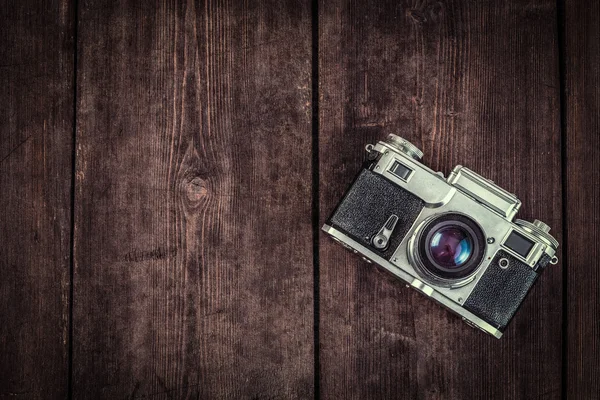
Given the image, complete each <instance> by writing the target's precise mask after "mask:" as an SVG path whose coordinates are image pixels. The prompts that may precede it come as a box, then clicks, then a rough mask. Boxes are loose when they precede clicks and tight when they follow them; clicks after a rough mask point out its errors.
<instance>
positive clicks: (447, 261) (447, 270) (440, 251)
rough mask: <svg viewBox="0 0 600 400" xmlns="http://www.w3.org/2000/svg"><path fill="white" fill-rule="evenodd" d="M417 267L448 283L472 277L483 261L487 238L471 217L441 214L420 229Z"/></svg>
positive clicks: (417, 243) (417, 244)
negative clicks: (448, 281)
mask: <svg viewBox="0 0 600 400" xmlns="http://www.w3.org/2000/svg"><path fill="white" fill-rule="evenodd" d="M415 245H416V246H417V249H416V250H417V253H418V264H419V267H421V268H422V269H423V270H424V271H425V272H426V273H427V274H426V275H428V276H431V275H433V276H434V277H435V278H442V279H445V280H457V279H462V278H465V277H467V276H469V275H470V274H472V273H473V272H474V271H475V270H476V269H477V267H478V266H479V264H480V263H481V260H482V259H483V256H484V252H485V246H486V242H485V236H484V234H483V231H482V230H481V228H480V227H479V225H477V223H475V221H473V220H472V219H470V218H469V217H467V216H465V215H462V214H451V213H448V214H441V215H439V216H436V217H434V218H432V219H431V220H430V221H429V222H428V223H427V224H426V225H425V227H424V228H423V229H422V230H421V233H420V234H419V237H418V239H417V242H416V243H415Z"/></svg>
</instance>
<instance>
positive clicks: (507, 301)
mask: <svg viewBox="0 0 600 400" xmlns="http://www.w3.org/2000/svg"><path fill="white" fill-rule="evenodd" d="M366 150H367V153H368V156H367V161H366V162H365V165H364V167H363V169H362V170H361V171H360V173H359V174H358V176H357V177H356V179H355V180H354V183H353V184H352V186H350V189H349V190H348V191H347V192H346V194H345V195H344V197H343V198H342V200H341V202H340V203H339V204H338V206H337V207H336V209H335V211H334V212H333V214H332V215H331V217H330V218H329V219H328V220H327V222H326V223H325V225H324V226H323V228H322V229H323V230H324V231H325V232H327V233H328V234H329V235H331V237H333V238H334V239H335V240H336V241H338V242H340V243H341V244H343V245H344V246H345V247H347V248H349V249H351V250H353V251H354V252H355V253H358V254H360V255H362V257H363V258H364V259H365V260H366V261H367V262H374V263H376V264H378V265H379V266H381V267H383V268H385V269H386V270H388V271H389V272H391V273H392V274H394V275H395V276H397V277H398V278H400V279H402V280H403V281H405V282H406V283H407V284H408V285H410V286H412V287H414V288H415V289H417V290H418V291H419V292H421V293H424V294H425V295H427V296H428V297H430V298H432V299H434V300H436V301H437V302H438V303H440V304H442V305H444V306H446V307H447V308H449V309H450V310H451V311H453V312H454V313H456V314H458V315H459V316H461V317H462V319H463V320H464V321H465V322H467V323H468V324H469V325H472V326H474V327H477V328H479V329H481V330H483V331H484V332H486V333H489V334H491V335H493V336H495V337H497V338H500V337H501V336H502V333H503V332H504V330H505V329H506V326H507V325H508V323H509V322H510V320H511V319H512V317H513V316H514V314H515V312H516V311H517V309H518V308H519V306H520V305H521V303H522V302H523V300H524V299H525V296H526V295H527V293H528V292H529V290H530V289H531V287H532V285H533V284H534V282H535V281H536V279H537V278H538V276H539V274H540V273H541V272H542V271H543V270H544V268H545V267H546V265H548V263H550V264H556V262H557V261H558V260H557V258H556V256H555V253H556V249H557V247H558V242H557V241H556V240H555V239H554V238H553V237H552V236H551V235H550V234H549V233H548V232H549V231H550V228H549V227H548V226H547V225H546V224H544V223H543V222H541V221H538V220H535V221H534V222H533V223H530V222H527V221H522V220H519V219H517V220H515V221H513V218H514V216H515V214H516V213H517V211H518V210H519V207H520V206H521V201H520V200H519V199H517V197H516V196H515V195H513V194H511V193H508V192H507V191H506V190H504V189H502V188H500V187H498V186H497V185H495V184H494V183H493V182H492V181H490V180H488V179H485V178H483V177H481V176H480V175H477V174H476V173H474V172H473V171H471V170H469V169H467V168H465V167H462V166H460V165H459V166H457V167H456V168H454V170H453V171H452V173H451V174H450V176H449V177H448V178H447V179H446V178H444V176H443V174H442V173H441V172H435V171H432V170H431V169H429V168H427V167H426V166H425V165H423V164H421V163H420V162H419V160H420V159H421V157H422V156H423V153H422V152H421V151H420V150H419V149H418V148H417V147H415V146H414V145H413V144H411V143H410V142H408V141H406V140H404V139H402V138H400V137H398V136H396V135H389V137H388V140H387V141H385V142H383V141H381V142H379V143H377V144H376V145H374V146H373V145H367V146H366ZM408 285H407V286H408Z"/></svg>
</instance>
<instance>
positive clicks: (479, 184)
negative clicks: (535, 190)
mask: <svg viewBox="0 0 600 400" xmlns="http://www.w3.org/2000/svg"><path fill="white" fill-rule="evenodd" d="M448 183H449V184H451V185H452V186H454V187H456V188H458V189H460V190H461V191H462V192H464V193H466V194H467V195H469V197H472V198H473V199H475V200H476V201H477V202H479V203H481V204H483V205H485V206H486V207H488V208H489V209H490V210H492V211H494V212H495V213H497V214H498V215H500V216H502V217H504V218H506V219H507V220H509V221H512V219H513V218H514V216H515V215H516V214H517V212H518V211H519V208H521V200H519V199H517V197H516V196H515V195H514V194H512V193H509V192H507V191H506V190H504V189H502V188H501V187H500V186H498V185H496V184H495V183H494V182H492V181H491V180H489V179H485V178H484V177H482V176H481V175H479V174H477V173H475V172H473V171H471V170H470V169H468V168H465V167H463V166H462V165H457V166H456V167H454V169H453V170H452V173H451V174H450V176H449V177H448Z"/></svg>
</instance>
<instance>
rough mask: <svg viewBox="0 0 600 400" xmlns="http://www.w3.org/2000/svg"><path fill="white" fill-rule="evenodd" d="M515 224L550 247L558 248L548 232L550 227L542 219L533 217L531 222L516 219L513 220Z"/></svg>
mask: <svg viewBox="0 0 600 400" xmlns="http://www.w3.org/2000/svg"><path fill="white" fill-rule="evenodd" d="M515 224H517V225H519V226H520V227H521V228H523V230H524V231H526V232H527V233H530V234H532V235H533V236H535V237H536V238H538V239H539V240H541V241H542V242H544V243H546V244H547V245H548V246H550V247H552V248H553V249H554V250H556V249H557V248H558V241H557V240H556V239H554V237H553V236H552V235H550V234H549V233H548V232H550V227H549V226H548V225H546V224H545V223H543V222H542V221H540V220H538V219H534V220H533V223H531V222H529V221H524V220H522V219H517V220H515Z"/></svg>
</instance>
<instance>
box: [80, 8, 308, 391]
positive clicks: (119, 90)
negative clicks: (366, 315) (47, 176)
mask: <svg viewBox="0 0 600 400" xmlns="http://www.w3.org/2000/svg"><path fill="white" fill-rule="evenodd" d="M79 7H80V15H79V60H78V65H79V72H78V93H79V96H78V111H77V118H78V122H77V167H76V169H77V175H76V204H77V206H76V220H75V262H76V264H75V278H74V288H75V292H74V299H75V302H74V345H73V347H74V354H73V372H74V380H73V396H74V398H77V399H85V398H98V397H103V398H122V397H127V396H130V397H132V398H138V397H150V398H177V399H179V398H181V399H183V398H201V399H211V398H215V399H216V398H219V399H221V398H231V399H245V398H248V399H251V398H261V399H265V398H269V399H284V398H285V399H288V398H310V397H312V396H313V380H314V377H313V349H312V348H313V336H312V335H313V305H312V301H313V291H312V288H313V283H312V282H313V281H312V278H313V272H312V228H311V221H310V215H311V187H310V173H311V170H310V168H311V164H310V160H311V120H310V97H311V87H310V73H311V64H310V59H311V37H310V21H311V20H310V8H309V4H308V2H292V1H288V2H280V1H269V0H265V1H259V2H246V1H244V2H234V1H206V2H203V1H191V0H190V1H185V2H183V1H182V2H178V1H171V2H163V1H150V2H144V4H143V5H142V4H137V2H133V1H86V0H83V1H80V5H79Z"/></svg>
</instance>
